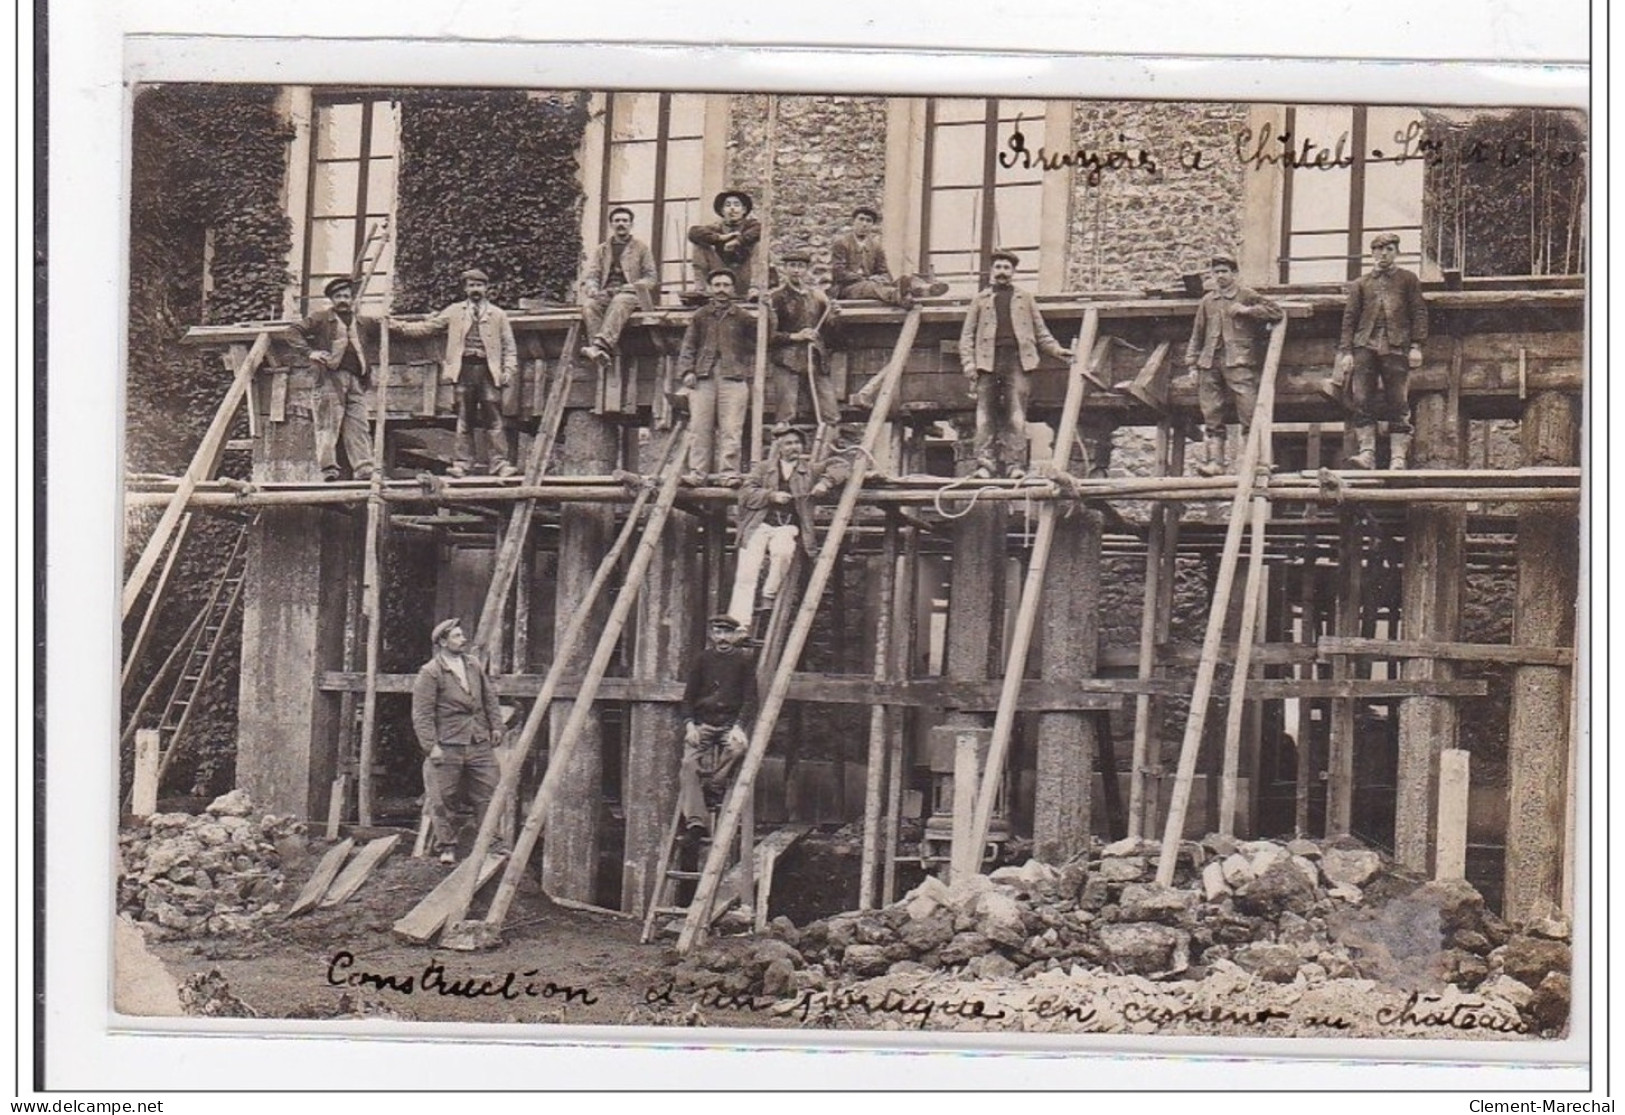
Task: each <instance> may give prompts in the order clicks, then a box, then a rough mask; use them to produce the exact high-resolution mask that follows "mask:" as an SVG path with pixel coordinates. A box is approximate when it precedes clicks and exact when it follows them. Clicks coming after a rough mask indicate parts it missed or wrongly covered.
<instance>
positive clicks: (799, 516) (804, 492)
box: [728, 425, 851, 628]
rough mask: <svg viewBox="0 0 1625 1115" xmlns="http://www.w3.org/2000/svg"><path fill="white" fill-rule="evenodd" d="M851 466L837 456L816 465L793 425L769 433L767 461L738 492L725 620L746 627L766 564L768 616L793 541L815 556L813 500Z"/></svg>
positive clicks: (841, 478) (765, 605) (764, 598)
mask: <svg viewBox="0 0 1625 1115" xmlns="http://www.w3.org/2000/svg"><path fill="white" fill-rule="evenodd" d="M850 475H851V467H850V466H849V465H848V464H847V461H846V458H845V457H843V456H839V455H835V456H829V457H826V458H824V460H822V461H818V462H814V461H813V460H812V459H811V458H810V457H809V456H808V455H807V435H806V434H805V433H803V432H802V431H801V430H799V429H797V428H796V427H794V426H786V425H779V426H775V427H774V428H773V447H772V449H770V450H769V451H768V455H767V459H766V460H764V461H761V462H760V463H758V464H757V465H756V467H754V468H752V469H751V470H750V474H749V475H748V476H746V477H745V482H744V484H743V485H741V487H740V489H739V560H738V563H737V564H736V565H735V567H734V587H733V595H732V596H731V597H730V598H729V601H728V615H730V616H732V617H733V619H734V620H735V621H736V622H737V623H739V624H740V625H741V626H742V627H745V628H749V627H750V625H751V618H752V615H753V613H754V610H755V609H754V607H753V605H754V604H755V600H756V582H757V580H758V579H759V578H760V577H761V575H762V564H763V562H764V561H765V562H766V564H767V582H766V583H765V584H763V585H762V602H761V610H763V611H770V610H772V608H773V603H774V601H775V600H777V599H778V595H779V589H780V588H781V587H782V586H783V584H784V576H785V574H786V573H787V572H788V571H789V569H790V559H791V558H792V557H794V556H795V552H796V541H797V539H798V538H799V539H800V541H801V546H802V548H803V549H804V550H805V551H806V552H807V556H809V557H811V556H813V555H814V554H816V553H817V552H818V543H817V535H816V534H815V533H814V530H813V507H812V505H813V501H814V500H815V499H819V498H821V497H823V496H824V495H826V494H827V493H828V492H829V491H830V489H832V488H834V487H836V486H837V485H840V484H844V483H846V479H847V477H848V476H850Z"/></svg>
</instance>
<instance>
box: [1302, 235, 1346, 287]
mask: <svg viewBox="0 0 1625 1115" xmlns="http://www.w3.org/2000/svg"><path fill="white" fill-rule="evenodd" d="M1347 253H1348V233H1347V232H1326V233H1319V234H1308V235H1305V234H1302V233H1299V234H1295V235H1294V236H1293V237H1292V250H1291V253H1290V254H1291V256H1292V265H1291V268H1292V269H1291V273H1290V275H1289V276H1288V281H1289V282H1294V283H1338V282H1343V281H1344V280H1346V279H1347V278H1348V260H1347V258H1346V256H1347Z"/></svg>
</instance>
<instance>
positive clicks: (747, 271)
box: [688, 190, 762, 292]
mask: <svg viewBox="0 0 1625 1115" xmlns="http://www.w3.org/2000/svg"><path fill="white" fill-rule="evenodd" d="M754 207H755V206H754V203H753V202H752V201H751V197H750V195H749V194H747V193H745V192H744V191H743V190H723V191H722V192H721V193H720V194H718V195H717V196H716V197H715V198H713V199H712V200H711V208H712V209H713V210H715V211H716V214H717V216H718V217H720V218H722V219H721V220H719V221H714V222H712V223H711V224H706V225H694V226H693V227H691V228H690V229H689V230H688V242H689V243H690V244H692V245H694V255H693V258H692V263H693V266H694V280H695V283H696V285H698V286H699V287H700V288H701V289H704V288H705V287H706V285H707V284H708V283H709V282H710V278H711V275H712V273H713V272H716V271H727V272H728V273H729V274H731V275H732V276H733V277H734V289H735V290H736V291H737V292H744V291H748V290H752V289H753V288H752V286H751V284H752V283H753V282H755V279H756V277H755V276H754V275H753V274H752V273H751V265H752V264H753V263H754V262H755V259H756V245H757V244H758V243H760V242H761V239H762V222H761V221H759V220H757V219H756V218H755V217H752V216H751V215H750V211H751V209H753V208H754Z"/></svg>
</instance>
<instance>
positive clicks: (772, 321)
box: [767, 286, 834, 374]
mask: <svg viewBox="0 0 1625 1115" xmlns="http://www.w3.org/2000/svg"><path fill="white" fill-rule="evenodd" d="M802 289H803V291H804V292H805V293H804V294H801V295H797V294H796V293H795V291H793V290H791V289H790V288H789V287H788V286H781V287H779V288H778V289H776V290H774V291H773V293H772V294H770V295H768V298H767V309H768V313H769V314H770V315H771V316H770V317H769V318H768V326H767V328H768V334H767V340H768V352H769V354H770V356H771V357H772V360H773V363H774V364H777V365H778V366H779V367H781V368H788V369H789V370H790V371H792V372H800V373H803V374H805V373H806V371H807V351H808V348H809V347H811V349H812V350H813V351H814V352H816V353H818V370H819V371H822V372H827V371H829V349H828V345H827V343H826V342H827V339H828V337H829V334H830V333H831V332H832V331H833V329H834V322H833V321H832V320H831V319H830V317H829V308H830V306H829V299H828V298H827V297H826V296H825V294H824V292H823V291H821V290H814V289H813V288H812V287H804V288H802ZM820 321H822V322H823V324H822V325H821V326H819V329H818V339H817V340H815V341H797V340H792V339H791V334H793V333H799V332H800V331H801V330H803V329H811V328H812V327H813V326H815V325H818V324H819V322H820Z"/></svg>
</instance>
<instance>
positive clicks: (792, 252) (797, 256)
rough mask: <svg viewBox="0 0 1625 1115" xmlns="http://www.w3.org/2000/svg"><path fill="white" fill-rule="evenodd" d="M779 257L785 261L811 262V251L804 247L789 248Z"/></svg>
mask: <svg viewBox="0 0 1625 1115" xmlns="http://www.w3.org/2000/svg"><path fill="white" fill-rule="evenodd" d="M779 258H780V259H782V260H783V261H784V262H785V263H811V262H812V253H811V252H809V251H808V250H807V249H806V248H791V249H789V250H788V251H786V252H785V253H784V254H783V255H782V256H780V257H779Z"/></svg>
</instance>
